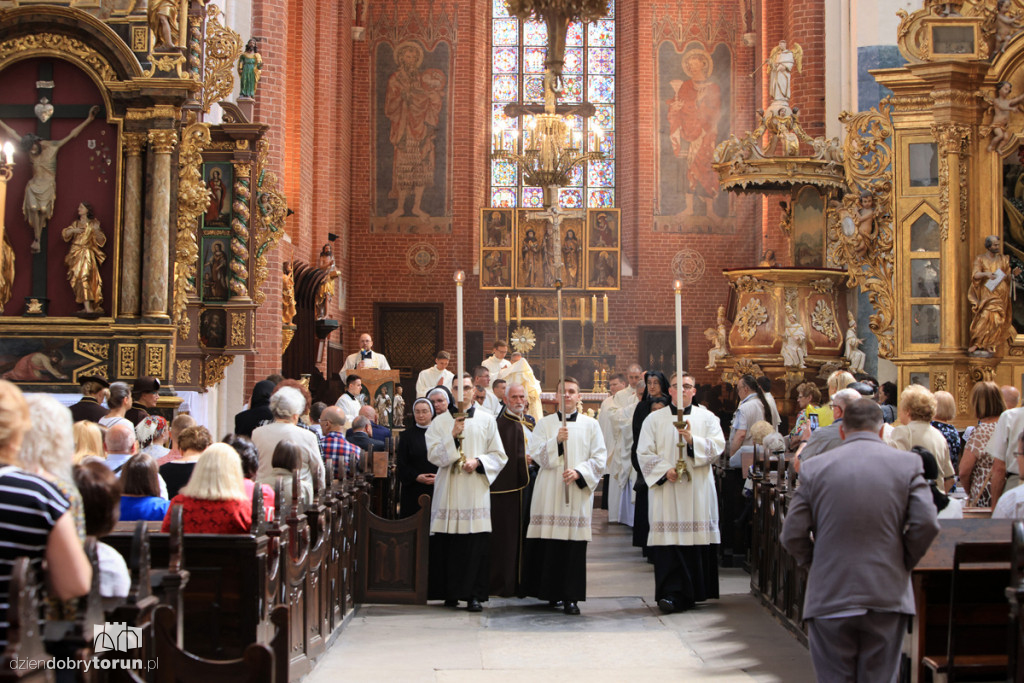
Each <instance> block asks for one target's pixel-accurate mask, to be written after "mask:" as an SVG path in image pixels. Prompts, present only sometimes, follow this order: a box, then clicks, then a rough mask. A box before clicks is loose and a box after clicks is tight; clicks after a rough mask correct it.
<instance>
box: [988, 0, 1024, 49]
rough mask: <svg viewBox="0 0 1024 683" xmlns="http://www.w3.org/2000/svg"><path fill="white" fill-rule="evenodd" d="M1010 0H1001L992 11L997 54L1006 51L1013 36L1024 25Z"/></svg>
mask: <svg viewBox="0 0 1024 683" xmlns="http://www.w3.org/2000/svg"><path fill="white" fill-rule="evenodd" d="M1012 8H1013V4H1012V3H1011V2H1010V0H999V2H997V3H996V8H995V10H994V11H992V24H993V26H994V27H995V54H997V55H998V54H1002V53H1003V52H1006V46H1007V45H1008V44H1009V42H1010V41H1011V40H1013V37H1014V36H1016V35H1017V34H1018V33H1020V31H1021V29H1022V28H1024V25H1022V24H1021V23H1020V14H1019V13H1018V12H1014V11H1013V9H1012Z"/></svg>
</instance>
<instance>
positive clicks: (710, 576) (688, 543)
mask: <svg viewBox="0 0 1024 683" xmlns="http://www.w3.org/2000/svg"><path fill="white" fill-rule="evenodd" d="M680 387H681V388H682V395H681V397H680V395H679V393H678V388H680ZM670 392H671V395H672V398H673V399H675V400H677V401H678V400H679V398H682V404H681V405H682V408H683V413H684V424H683V426H682V427H677V426H676V424H675V423H676V421H677V419H678V417H677V414H676V413H675V412H674V411H673V410H671V409H670V408H669V399H668V397H667V396H658V397H655V398H653V399H652V400H651V413H650V415H649V416H648V417H647V418H646V419H645V420H644V422H643V426H642V427H641V430H640V440H639V443H638V444H637V449H636V454H637V460H638V461H639V463H640V470H641V473H642V474H643V477H644V480H645V481H646V483H647V485H648V487H649V491H648V497H649V498H648V500H649V503H648V513H649V517H650V532H649V534H648V537H647V550H648V556H649V557H650V558H651V559H653V560H654V598H655V600H657V602H658V608H659V609H660V610H661V611H662V612H664V613H666V614H670V613H672V612H676V611H682V610H687V609H690V608H692V607H693V606H694V604H696V603H698V602H702V601H704V600H708V599H711V598H717V597H718V557H717V548H716V546H717V545H718V544H719V543H720V541H721V536H720V534H719V529H718V496H717V494H716V492H715V479H714V476H713V474H712V468H711V465H712V464H713V463H714V461H715V460H716V459H718V457H719V455H720V454H721V453H722V451H723V450H724V449H725V436H724V435H723V434H722V426H721V423H720V422H719V420H718V418H717V417H715V415H714V414H713V413H711V412H710V411H709V410H706V409H705V408H702V407H700V406H698V405H693V396H694V394H695V393H696V385H695V383H694V380H693V377H691V376H690V375H688V374H686V373H683V376H682V377H681V378H677V377H675V376H673V377H672V383H671V388H670ZM680 443H682V444H683V445H684V448H683V450H682V453H680V449H679V444H680Z"/></svg>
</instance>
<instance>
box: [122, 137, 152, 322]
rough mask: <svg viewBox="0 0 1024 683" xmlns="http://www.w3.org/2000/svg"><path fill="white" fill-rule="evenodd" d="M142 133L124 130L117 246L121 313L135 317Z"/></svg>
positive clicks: (140, 228)
mask: <svg viewBox="0 0 1024 683" xmlns="http://www.w3.org/2000/svg"><path fill="white" fill-rule="evenodd" d="M145 145H146V134H145V133H125V134H124V149H125V154H126V156H127V159H126V161H125V192H124V237H123V241H122V244H123V247H122V249H121V305H120V308H119V309H118V310H119V312H120V314H121V315H125V316H131V317H137V316H138V315H139V312H140V308H141V306H140V299H139V293H140V292H139V287H140V284H141V277H140V274H141V272H142V261H141V257H142V249H141V245H142V149H143V147H145Z"/></svg>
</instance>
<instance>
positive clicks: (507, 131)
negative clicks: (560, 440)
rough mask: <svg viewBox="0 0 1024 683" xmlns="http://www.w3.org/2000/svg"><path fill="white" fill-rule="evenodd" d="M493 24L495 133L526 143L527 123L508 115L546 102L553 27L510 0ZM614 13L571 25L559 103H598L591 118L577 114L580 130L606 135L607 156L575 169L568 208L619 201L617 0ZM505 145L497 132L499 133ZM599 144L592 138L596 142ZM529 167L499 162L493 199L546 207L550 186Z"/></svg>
mask: <svg viewBox="0 0 1024 683" xmlns="http://www.w3.org/2000/svg"><path fill="white" fill-rule="evenodd" d="M492 8H493V9H492V23H491V38H492V40H491V43H492V45H493V48H492V52H491V72H492V80H491V101H492V103H493V104H492V108H493V112H492V116H491V127H492V132H493V133H496V132H497V131H498V130H501V131H503V133H502V135H501V140H502V142H503V144H504V146H505V149H508V148H509V147H510V146H511V145H512V144H513V142H517V143H518V145H519V148H520V149H521V148H522V144H523V134H524V132H525V131H526V128H527V126H526V125H525V122H523V121H519V120H518V119H510V118H508V117H506V116H505V114H504V111H503V109H504V107H505V105H506V104H508V103H510V102H523V103H525V104H541V103H543V102H544V60H545V59H546V54H547V42H548V36H547V29H546V27H545V26H544V24H543V22H539V21H519V20H517V19H516V18H515V17H512V16H510V15H509V13H508V7H507V6H506V5H505V0H492ZM608 10H609V11H608V16H607V17H605V18H604V19H601V20H599V21H594V22H590V23H588V24H585V25H584V24H581V23H580V22H576V23H573V24H570V26H569V32H568V34H567V36H566V40H565V44H566V50H565V64H564V67H563V70H562V80H563V83H564V88H563V92H562V96H561V98H560V99H559V102H563V103H566V104H578V103H581V102H584V101H587V102H590V103H591V104H593V105H595V107H596V108H597V114H596V115H594V116H593V117H591V118H590V119H589V120H587V121H582V120H579V119H577V120H575V121H573V122H572V128H573V130H578V131H580V132H581V134H582V139H583V140H586V141H592V140H593V139H594V136H595V135H596V134H597V133H598V131H600V134H601V135H602V136H603V138H602V143H601V151H602V152H604V154H605V158H604V159H603V160H602V161H592V162H588V163H587V164H586V165H585V166H583V167H578V168H576V169H574V172H573V174H572V180H571V182H570V185H569V186H568V187H565V188H562V189H561V190H560V191H559V193H558V200H559V204H561V206H562V208H565V209H580V208H584V207H590V208H598V207H605V206H614V205H615V2H614V0H609V2H608ZM491 141H492V142H491V144H492V145H495V146H496V145H497V137H496V136H495V135H492V136H491ZM589 144H592V143H589ZM523 182H524V180H523V177H522V174H520V173H518V171H517V169H516V168H515V166H514V165H513V164H509V163H505V162H497V161H495V162H492V164H491V195H490V196H491V206H509V207H512V206H521V207H528V208H532V207H540V206H541V205H542V202H543V196H544V193H543V191H542V190H541V188H539V187H527V186H525V185H523Z"/></svg>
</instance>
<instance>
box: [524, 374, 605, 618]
mask: <svg viewBox="0 0 1024 683" xmlns="http://www.w3.org/2000/svg"><path fill="white" fill-rule="evenodd" d="M562 384H563V388H564V391H563V392H562V397H561V398H562V405H563V406H568V407H569V410H571V411H572V412H571V414H568V415H567V416H566V426H565V427H564V428H563V427H562V417H561V414H560V413H554V414H552V415H548V416H546V417H544V418H542V419H541V420H540V421H539V422H538V423H537V426H536V427H535V428H534V430H533V434H532V435H531V437H530V443H529V451H528V452H529V454H530V457H531V458H532V459H533V460H534V462H536V463H537V464H538V465H540V471H539V472H538V474H537V482H536V485H535V487H534V490H533V500H532V502H531V504H530V523H529V527H528V528H527V530H526V548H525V549H524V552H525V553H526V561H525V563H524V574H525V576H524V592H525V594H526V595H531V596H533V597H537V598H540V599H542V600H547V601H549V602H550V603H552V604H557V603H558V602H559V601H561V602H562V603H563V610H564V612H565V613H566V614H579V613H580V610H579V606H578V605H577V602H579V601H581V600H586V599H587V542H588V541H589V540H590V538H591V535H590V520H591V515H592V513H593V509H594V490H595V489H596V488H597V487H598V485H599V484H600V483H601V477H602V475H603V474H604V467H605V460H606V457H607V452H606V451H605V445H604V437H602V436H601V427H600V426H599V425H598V424H597V420H595V419H594V418H592V417H587V416H586V415H581V414H580V413H578V412H577V411H576V403H577V401H578V400H579V395H580V387H579V383H578V382H577V381H576V380H575V379H573V378H571V377H566V378H565V381H564V382H563V383H562ZM566 491H568V492H569V502H568V504H566V500H565V492H566Z"/></svg>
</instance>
